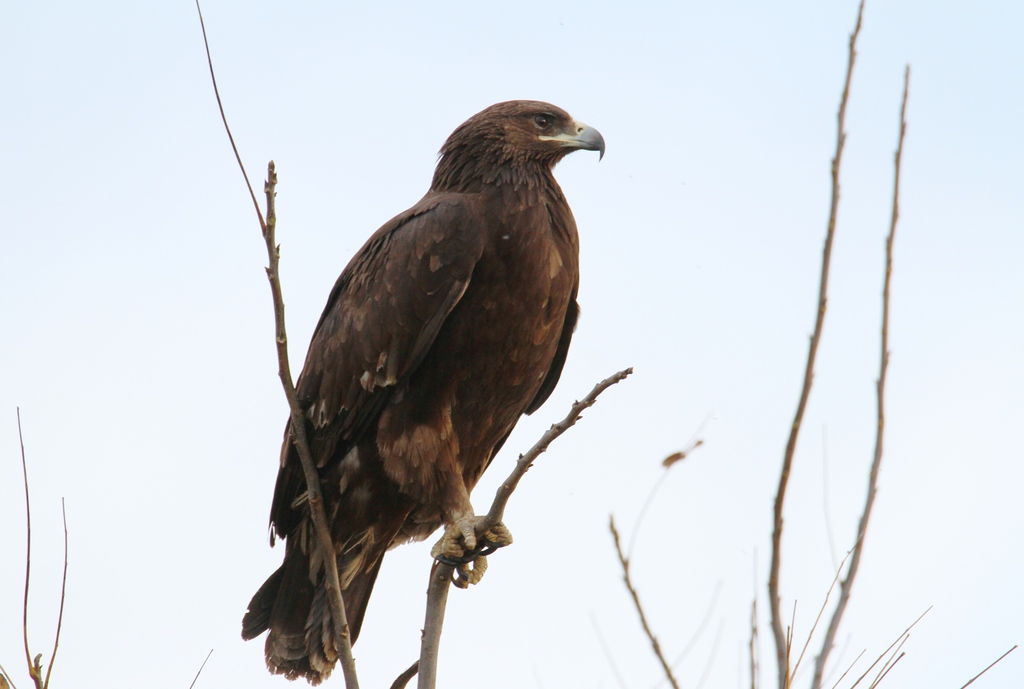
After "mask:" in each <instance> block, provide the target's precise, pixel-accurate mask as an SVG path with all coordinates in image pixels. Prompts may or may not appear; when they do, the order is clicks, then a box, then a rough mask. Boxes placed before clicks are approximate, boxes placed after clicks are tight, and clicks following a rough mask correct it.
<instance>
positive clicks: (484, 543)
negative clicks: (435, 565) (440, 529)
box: [430, 517, 512, 583]
mask: <svg viewBox="0 0 1024 689" xmlns="http://www.w3.org/2000/svg"><path fill="white" fill-rule="evenodd" d="M479 519H483V517H474V518H471V519H464V520H460V521H459V522H458V523H456V524H453V525H452V526H450V527H449V528H448V529H447V530H446V531H445V533H444V535H443V536H442V537H441V540H439V541H438V542H437V543H436V544H435V545H434V547H433V548H432V549H431V552H430V554H431V555H433V556H434V559H435V560H437V561H438V562H442V563H444V564H446V565H450V566H452V567H456V568H464V567H465V566H466V565H468V564H470V563H473V562H475V561H476V560H478V559H479V558H483V557H486V556H487V555H490V554H491V553H493V552H494V551H495V550H497V549H498V548H504V547H505V546H507V545H510V544H511V543H512V533H511V532H510V531H509V530H508V528H506V527H505V525H504V524H502V523H500V522H499V523H498V524H496V525H495V526H493V527H492V528H490V529H488V530H487V531H485V532H484V533H483V534H481V535H480V536H477V535H476V530H475V528H474V524H473V522H474V521H476V520H479ZM460 540H461V543H460V542H459V541H460ZM485 568H486V566H485ZM481 576H483V573H482V572H481ZM477 580H479V578H478V579H477ZM472 583H476V582H475V581H474V582H472Z"/></svg>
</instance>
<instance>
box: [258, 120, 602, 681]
mask: <svg viewBox="0 0 1024 689" xmlns="http://www.w3.org/2000/svg"><path fill="white" fill-rule="evenodd" d="M577 149H585V150H588V151H600V152H601V156H603V155H604V139H603V138H602V137H601V134H600V133H599V132H598V131H597V130H596V129H594V128H592V127H588V126H587V125H585V124H583V123H582V122H579V121H576V120H574V119H572V118H571V117H570V116H569V115H568V113H566V112H565V111H564V110H562V109H560V108H557V107H555V106H554V105H550V104H548V103H541V102H537V101H509V102H506V103H498V104H497V105H492V106H491V107H489V108H487V109H486V110H484V111H483V112H480V113H478V114H477V115H474V116H473V117H471V118H470V119H469V120H467V121H466V122H465V123H464V124H462V125H461V126H460V127H459V128H458V129H456V130H455V131H454V132H453V133H452V135H451V136H450V137H448V140H447V141H446V142H445V144H444V146H443V147H442V148H441V153H440V158H439V160H438V163H437V169H436V170H435V172H434V180H433V182H432V184H431V185H430V191H428V192H427V194H426V196H424V197H423V198H422V199H420V201H419V203H417V204H416V205H415V206H413V207H412V208H410V209H409V210H407V211H405V212H404V213H402V214H400V215H398V216H396V217H395V218H393V219H392V220H390V221H389V222H387V223H385V225H384V226H383V227H381V228H380V229H379V230H377V232H376V233H374V235H373V236H372V237H370V238H369V239H368V240H367V242H366V243H365V244H364V245H363V247H362V248H361V249H360V250H359V251H358V252H357V253H356V255H355V256H354V257H353V258H352V260H351V261H349V264H348V265H347V266H346V267H345V270H344V271H342V273H341V276H340V277H339V278H338V281H337V282H336V283H335V285H334V289H332V290H331V295H330V297H329V298H328V299H327V306H326V307H325V308H324V312H323V315H322V316H320V322H319V323H318V324H317V327H316V331H315V333H314V335H313V339H312V341H311V342H310V345H309V352H308V353H307V354H306V363H305V366H304V367H303V369H302V374H301V375H300V376H299V380H298V383H297V391H298V397H299V402H300V404H301V405H302V407H303V409H304V411H305V415H306V431H307V434H308V436H309V439H310V445H311V447H310V449H311V451H312V454H313V460H314V461H315V462H316V464H317V468H318V471H319V474H320V481H321V488H322V490H323V502H324V508H325V511H326V514H327V519H328V522H329V527H330V530H331V536H332V538H333V541H334V551H335V553H337V558H338V572H339V576H340V581H341V587H342V596H343V598H344V601H345V612H346V613H347V617H348V622H349V626H350V633H351V638H352V639H353V641H354V640H355V639H356V637H357V636H358V634H359V628H360V625H361V624H362V620H363V614H364V613H365V611H366V603H367V600H368V599H369V596H370V590H371V589H372V588H373V582H374V580H375V579H376V578H377V572H378V571H379V570H380V564H381V560H382V559H383V558H384V553H385V552H386V551H387V550H388V549H389V548H393V547H395V546H397V545H400V544H402V543H406V542H409V541H417V540H422V539H424V538H426V537H427V536H428V535H430V533H432V532H433V531H435V530H436V529H437V528H438V527H439V526H442V525H444V526H445V527H447V531H446V535H445V538H443V539H442V542H441V543H440V544H439V546H440V547H439V548H435V551H438V550H439V551H440V552H441V554H442V555H446V556H449V557H452V558H457V557H459V556H463V555H465V554H466V553H469V554H470V555H473V554H475V553H474V550H473V549H474V547H475V546H476V545H477V543H476V541H477V539H476V534H475V525H476V524H478V523H479V521H480V520H481V519H482V518H481V517H475V516H474V511H473V506H472V505H471V504H470V501H469V494H470V491H472V490H473V486H474V485H476V483H477V481H478V480H479V479H480V476H481V475H482V474H483V472H484V470H485V469H486V468H487V466H488V465H489V464H490V463H491V460H492V459H493V458H494V455H495V454H496V453H497V452H498V449H499V448H500V447H501V445H502V443H504V442H505V439H506V438H508V436H509V434H510V433H511V432H512V429H513V428H514V427H515V425H516V422H517V421H518V420H519V417H520V416H522V415H523V414H530V413H532V412H534V411H535V410H536V409H537V408H538V407H540V406H541V405H542V404H543V403H544V401H545V400H546V399H547V398H548V396H549V395H550V394H551V391H552V390H553V389H554V387H555V384H556V383H557V382H558V378H559V376H560V375H561V372H562V366H563V364H564V363H565V357H566V353H567V351H568V349H569V341H570V340H571V339H572V334H573V330H574V328H575V327H576V319H577V317H578V316H579V306H578V305H577V303H576V293H577V288H578V286H579V237H578V235H577V233H576V221H575V220H574V219H573V216H572V211H570V210H569V205H568V204H567V203H566V200H565V196H563V194H562V190H561V188H560V187H559V186H558V182H556V181H555V178H554V175H553V174H552V168H553V167H554V166H555V164H556V163H557V162H558V161H559V160H561V159H562V158H563V157H565V156H566V155H567V154H569V153H571V152H573V151H575V150H577ZM306 498H307V495H306V485H305V479H304V475H303V473H302V467H301V465H300V463H299V458H298V453H297V451H296V449H295V446H294V444H293V441H292V438H291V428H290V421H289V426H288V427H287V428H286V429H285V439H284V444H283V446H282V448H281V467H280V471H279V473H278V477H277V485H276V487H275V490H274V500H273V504H272V507H271V511H270V522H271V544H273V539H274V536H275V535H276V536H277V537H278V538H283V539H285V555H284V563H283V564H282V565H281V567H280V568H279V569H278V570H277V571H276V572H274V573H273V574H272V575H271V576H270V578H269V579H267V581H266V583H264V584H263V586H262V587H261V588H260V590H259V591H258V592H257V593H256V595H255V596H253V598H252V601H251V602H250V603H249V610H248V612H247V613H246V615H245V618H244V619H243V620H242V637H243V638H245V639H252V638H254V637H256V636H258V635H259V634H261V633H262V632H264V631H267V630H269V632H270V633H269V634H268V636H267V642H266V658H267V666H268V667H269V668H270V670H271V671H272V672H275V673H279V674H283V675H287V676H288V678H289V679H294V678H296V677H305V678H306V679H308V680H309V682H310V683H312V684H318V683H319V682H321V681H322V680H323V679H324V678H326V677H327V676H328V675H329V674H330V672H331V670H332V669H333V667H334V664H335V662H336V660H337V657H338V655H337V649H336V648H335V647H334V633H333V623H332V621H331V614H330V610H329V607H328V599H327V589H326V585H325V583H324V570H325V568H324V567H323V563H322V562H321V561H320V553H319V551H318V550H317V548H316V541H315V532H314V530H313V526H312V522H311V519H310V516H309V510H308V504H307V502H306ZM499 538H500V537H499Z"/></svg>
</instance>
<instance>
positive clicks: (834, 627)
mask: <svg viewBox="0 0 1024 689" xmlns="http://www.w3.org/2000/svg"><path fill="white" fill-rule="evenodd" d="M909 87H910V65H907V68H906V71H905V72H904V75H903V104H902V105H901V106H900V136H899V143H898V144H897V147H896V160H895V167H896V173H895V177H894V182H893V191H892V219H891V222H890V224H889V236H888V237H887V238H886V240H885V280H884V283H883V287H882V343H881V350H882V351H881V363H880V364H879V373H878V383H877V386H876V390H877V393H878V425H877V427H876V434H875V456H874V458H873V459H872V461H871V472H870V474H869V475H868V491H867V496H866V497H865V500H864V511H863V512H862V513H861V516H860V524H859V525H858V527H857V542H856V544H855V545H854V547H853V556H852V557H851V558H850V566H849V568H848V569H847V572H846V576H845V577H844V579H843V583H842V585H841V586H840V587H839V600H838V601H836V609H835V611H834V612H833V613H832V619H831V621H830V622H829V625H828V631H827V632H826V633H825V640H824V641H823V642H822V645H821V653H820V654H819V655H818V657H817V659H816V660H815V664H814V680H813V682H812V683H811V688H812V689H821V683H822V677H824V675H825V663H826V661H827V660H828V655H829V653H830V652H831V651H832V645H833V643H834V642H835V637H836V633H837V632H838V631H839V623H840V622H841V621H842V619H843V613H844V612H845V611H846V606H847V604H848V603H849V601H850V591H851V590H852V589H853V582H854V579H855V578H856V576H857V570H858V568H859V567H860V559H861V555H862V554H863V552H864V540H865V536H866V535H867V531H868V523H869V522H870V520H871V510H872V507H873V506H874V504H875V496H876V494H877V492H878V491H877V486H878V472H879V469H880V468H881V466H882V448H883V441H884V438H885V380H886V373H887V371H888V369H889V285H890V282H891V279H892V248H893V240H894V239H895V237H896V223H897V221H898V220H899V215H900V213H899V208H900V207H899V200H900V162H901V161H902V159H903V139H904V137H905V135H906V133H907V92H908V90H909Z"/></svg>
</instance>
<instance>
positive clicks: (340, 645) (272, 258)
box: [196, 0, 359, 689]
mask: <svg viewBox="0 0 1024 689" xmlns="http://www.w3.org/2000/svg"><path fill="white" fill-rule="evenodd" d="M196 10H197V11H198V12H199V23H200V26H202V29H203V44H204V45H205V47H206V59H207V63H208V64H209V66H210V79H211V81H212V82H213V92H214V94H215V95H216V97H217V105H218V107H219V108H220V115H221V120H222V121H223V122H224V129H225V130H226V131H227V134H228V139H229V140H230V141H231V149H232V150H233V151H234V153H235V160H237V161H238V167H239V168H240V169H241V171H242V176H243V177H245V183H246V186H247V187H248V189H249V195H250V196H251V197H252V200H253V205H254V206H255V207H256V216H257V217H258V218H259V221H260V228H261V230H262V232H263V239H264V240H265V242H266V245H267V256H268V260H269V263H268V266H267V278H268V279H269V281H270V291H271V294H272V296H273V300H274V325H275V341H276V343H277V362H278V375H279V377H280V378H281V385H282V386H283V387H284V392H285V396H286V397H287V398H288V407H289V409H290V410H291V438H292V441H293V442H294V444H295V447H296V450H297V451H298V455H299V461H300V462H301V464H302V472H303V474H304V476H305V478H306V489H307V495H308V500H307V504H308V505H309V513H310V517H311V519H312V521H313V526H314V528H315V531H316V540H317V548H319V550H320V553H321V557H322V559H323V562H324V583H325V585H326V586H327V597H328V603H329V606H330V610H331V620H332V622H333V626H334V644H335V646H336V648H337V650H338V659H339V660H340V661H341V668H342V673H343V674H344V676H345V686H346V687H347V689H358V687H359V680H358V678H357V677H356V666H355V660H354V659H353V657H352V644H351V641H350V635H349V628H348V619H347V618H346V616H345V605H344V603H343V601H342V597H341V586H340V584H339V583H338V563H337V559H336V557H335V553H334V544H333V540H332V539H331V533H330V530H329V529H328V526H327V517H326V515H325V514H324V508H323V498H322V496H321V492H320V476H319V474H318V473H317V470H316V467H315V465H314V463H313V457H312V454H311V453H310V451H309V443H308V441H307V439H306V426H305V416H304V415H303V413H302V408H301V407H300V406H299V401H298V397H297V396H296V394H295V385H294V383H293V382H292V375H291V367H290V365H289V362H288V336H287V333H286V330H285V321H284V298H283V297H282V295H281V279H280V275H279V273H278V261H279V259H280V257H281V247H279V246H278V245H277V244H276V243H275V239H274V229H275V226H276V224H277V215H276V211H275V208H274V196H275V188H276V185H277V172H276V171H275V169H274V161H270V163H269V164H268V165H267V180H266V183H265V184H264V191H265V192H266V196H267V217H266V220H265V221H264V219H263V214H262V213H261V212H260V207H259V203H258V202H257V201H256V194H255V193H254V192H253V189H252V185H251V184H250V183H249V176H248V175H247V174H246V173H245V166H244V165H243V164H242V157H241V156H240V155H239V153H238V147H237V146H236V145H235V139H234V137H233V136H232V135H231V128H230V127H229V126H228V120H227V116H226V115H225V114H224V106H223V105H222V104H221V99H220V92H219V90H218V89H217V79H216V77H215V75H214V71H213V58H212V57H211V56H210V44H209V42H208V41H207V39H206V25H205V23H204V22H203V13H202V10H201V9H200V7H199V2H198V0H196Z"/></svg>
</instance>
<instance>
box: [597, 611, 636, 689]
mask: <svg viewBox="0 0 1024 689" xmlns="http://www.w3.org/2000/svg"><path fill="white" fill-rule="evenodd" d="M590 625H591V626H592V627H593V628H594V634H596V635H597V642H598V643H599V644H601V650H602V651H604V657H605V659H606V660H607V661H608V665H609V666H610V667H611V669H612V674H613V675H615V681H617V682H618V683H619V689H628V687H627V686H626V680H625V678H624V677H623V676H622V673H621V672H620V671H619V666H618V665H616V664H615V657H614V656H612V649H611V648H609V647H608V644H607V642H605V640H604V634H602V633H601V628H600V627H599V626H598V624H597V618H596V617H594V613H593V612H591V613H590Z"/></svg>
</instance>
